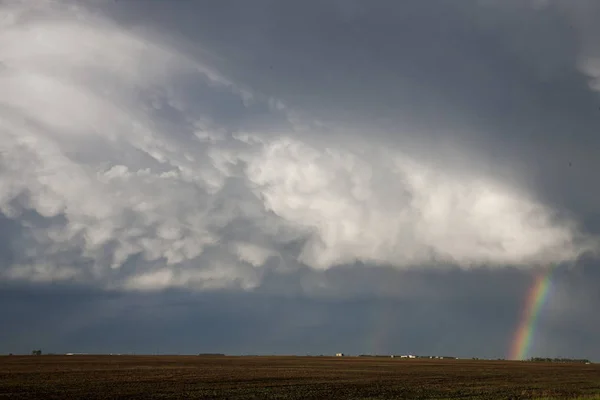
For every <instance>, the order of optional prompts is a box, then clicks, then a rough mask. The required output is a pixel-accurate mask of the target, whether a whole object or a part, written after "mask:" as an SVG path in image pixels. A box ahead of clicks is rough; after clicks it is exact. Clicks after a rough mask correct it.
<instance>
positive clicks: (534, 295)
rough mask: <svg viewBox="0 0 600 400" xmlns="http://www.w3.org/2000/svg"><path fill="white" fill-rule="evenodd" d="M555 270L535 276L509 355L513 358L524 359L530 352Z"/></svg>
mask: <svg viewBox="0 0 600 400" xmlns="http://www.w3.org/2000/svg"><path fill="white" fill-rule="evenodd" d="M553 270H554V268H547V269H546V270H544V271H542V272H540V273H539V274H538V275H537V276H536V277H535V280H534V282H533V285H532V286H531V289H530V290H529V293H528V295H527V300H526V302H525V308H524V310H523V314H522V316H521V320H520V323H519V326H518V328H517V331H516V332H515V335H514V337H513V341H512V346H511V349H510V355H509V357H510V359H512V360H524V359H525V358H527V355H528V354H529V350H530V348H531V344H532V340H533V337H534V334H535V328H536V325H537V320H538V318H539V316H540V311H541V310H542V308H543V305H544V303H545V302H546V299H547V298H548V294H549V293H550V288H551V286H552V272H553Z"/></svg>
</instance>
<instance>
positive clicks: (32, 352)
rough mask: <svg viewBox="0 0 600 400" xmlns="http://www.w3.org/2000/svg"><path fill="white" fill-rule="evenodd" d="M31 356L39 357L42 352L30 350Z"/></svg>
mask: <svg viewBox="0 0 600 400" xmlns="http://www.w3.org/2000/svg"><path fill="white" fill-rule="evenodd" d="M31 355H33V356H41V355H42V350H39V349H38V350H32V351H31Z"/></svg>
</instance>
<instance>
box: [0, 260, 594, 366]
mask: <svg viewBox="0 0 600 400" xmlns="http://www.w3.org/2000/svg"><path fill="white" fill-rule="evenodd" d="M579 272H580V273H581V274H582V276H585V277H586V279H587V280H588V282H595V284H594V283H589V284H588V285H584V286H581V285H579V284H578V285H573V286H572V288H575V287H577V290H578V291H579V292H581V293H585V294H587V295H591V296H594V295H595V293H598V287H597V280H594V279H591V278H592V275H590V274H593V272H586V271H583V270H581V271H579ZM305 273H306V274H319V272H316V271H310V270H306V271H305ZM326 274H330V275H331V276H330V277H329V278H330V279H327V280H330V281H331V282H337V281H339V280H343V279H347V280H352V281H353V282H356V281H359V280H360V279H364V278H365V277H368V279H369V280H370V281H371V282H373V283H375V284H378V285H389V284H390V281H392V282H394V283H395V284H397V291H396V295H395V296H389V295H383V296H373V295H372V293H368V292H367V291H366V290H365V291H363V292H362V294H354V295H352V296H347V297H345V298H339V297H332V296H331V294H330V293H325V292H323V293H322V294H321V295H315V294H312V295H309V296H307V295H303V294H301V293H299V292H297V293H293V291H291V290H290V291H287V292H286V293H285V294H276V293H273V292H269V290H270V289H276V288H278V287H280V285H279V284H277V283H274V282H271V283H269V284H263V286H262V287H261V288H260V289H258V290H256V291H254V292H253V293H244V292H236V291H209V292H201V293H190V292H189V291H173V290H170V291H165V292H162V293H160V294H157V293H154V294H150V293H146V294H143V293H127V292H105V291H97V290H95V289H91V288H85V287H83V288H76V287H72V286H70V287H69V286H60V285H55V286H54V287H49V286H42V287H40V286H37V287H36V286H25V287H23V286H20V287H19V286H6V285H4V286H3V287H2V291H0V299H1V300H2V301H1V302H0V305H1V306H0V313H1V314H2V315H3V316H4V318H5V321H6V322H7V324H6V326H7V327H8V329H6V330H3V332H2V334H1V335H2V338H3V340H2V341H1V343H2V347H0V351H2V352H11V351H12V352H28V351H30V350H31V348H33V347H42V348H43V349H45V350H46V351H57V352H63V351H64V352H68V351H80V352H107V353H108V352H140V353H141V352H144V353H154V352H157V351H158V352H162V353H184V354H186V353H187V354H194V353H197V352H203V351H207V352H217V351H220V352H225V353H229V354H257V353H259V354H265V353H266V354H331V353H334V352H337V351H344V352H347V353H351V354H361V353H379V354H389V353H396V354H398V353H410V352H414V353H418V354H447V355H457V356H462V357H472V356H478V357H491V358H496V357H505V356H506V353H507V350H508V348H509V347H510V344H511V341H512V340H513V337H514V333H515V330H516V326H517V324H518V322H519V319H520V312H521V311H522V304H523V300H524V289H525V288H527V286H528V285H529V282H530V276H529V275H528V274H527V273H524V272H522V271H519V270H516V269H513V270H488V271H476V272H470V273H467V272H461V271H460V270H452V271H449V272H448V273H446V274H444V275H440V274H439V273H438V274H435V273H427V272H422V271H413V272H400V271H395V270H393V269H390V270H389V271H388V272H387V273H383V272H382V271H376V272H374V273H373V274H368V275H367V274H364V269H361V268H351V269H350V270H348V271H346V272H345V273H343V272H340V271H339V270H331V271H328V272H326ZM557 276H558V278H557V279H556V281H555V285H556V286H560V285H569V283H568V277H569V276H572V275H569V274H566V272H565V273H564V274H563V273H562V272H561V273H559V274H557ZM295 278H296V279H290V280H289V284H290V285H293V282H296V284H298V282H299V279H297V278H298V277H297V276H296V277H295ZM277 279H281V275H278V276H277ZM406 282H410V284H406ZM403 283H404V284H403ZM573 283H574V282H571V283H570V284H573ZM340 285H341V284H340ZM367 285H369V284H368V283H367ZM420 286H422V287H428V288H431V287H435V288H436V290H429V291H421V290H420V289H419V287H420ZM411 287H412V289H410V288H411ZM552 298H553V297H552V296H551V297H550V299H552ZM556 298H557V299H558V298H559V297H556ZM562 303H563V310H557V309H553V307H552V306H551V305H550V304H549V305H548V307H546V309H545V312H544V314H545V315H546V316H545V317H544V318H543V319H542V320H541V321H540V323H539V325H537V330H536V332H535V334H534V341H533V347H532V355H537V354H539V355H545V356H569V357H589V358H592V359H594V358H597V357H598V356H599V355H598V353H597V352H596V351H595V350H594V348H595V347H594V346H593V343H594V340H595V336H594V335H597V334H598V330H599V329H600V326H598V324H597V319H594V318H591V317H592V316H593V315H595V314H594V311H595V310H594V307H593V303H591V304H588V305H587V306H586V305H585V303H582V302H581V301H579V300H574V301H570V302H568V307H567V303H565V302H564V301H562ZM575 309H576V310H578V317H577V318H569V316H568V314H570V313H571V312H572V311H573V310H575ZM585 317H587V318H585ZM58 321H61V323H57V322H58ZM559 321H562V322H559Z"/></svg>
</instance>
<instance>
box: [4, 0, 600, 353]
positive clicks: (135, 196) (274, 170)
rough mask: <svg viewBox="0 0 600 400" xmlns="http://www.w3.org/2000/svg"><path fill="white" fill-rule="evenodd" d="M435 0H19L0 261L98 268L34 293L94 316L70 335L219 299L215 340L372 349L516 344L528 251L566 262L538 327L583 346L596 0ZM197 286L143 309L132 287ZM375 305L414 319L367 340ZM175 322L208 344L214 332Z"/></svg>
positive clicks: (206, 312)
mask: <svg viewBox="0 0 600 400" xmlns="http://www.w3.org/2000/svg"><path fill="white" fill-rule="evenodd" d="M434 3H435V4H434V6H432V4H425V3H424V2H421V1H405V2H392V1H380V2H375V3H372V4H371V3H369V5H368V6H367V5H366V3H364V2H354V1H352V2H350V1H318V2H317V1H307V2H298V3H291V2H276V1H255V2H252V4H250V3H245V2H234V1H221V2H203V1H194V2H140V1H129V2H127V1H122V2H80V3H75V2H54V1H49V2H44V3H39V4H38V5H35V6H30V5H29V3H28V2H26V1H14V2H11V3H10V4H3V5H2V6H0V13H1V15H2V17H3V18H0V21H2V22H1V23H0V33H1V35H0V54H2V56H1V58H0V62H1V65H2V68H0V93H1V94H0V239H2V240H1V241H0V257H1V258H0V260H1V262H0V278H1V279H2V280H3V281H5V282H15V281H19V282H20V283H21V284H25V283H26V282H37V283H38V284H39V285H41V286H33V287H27V288H26V289H23V291H18V290H17V291H13V292H11V293H13V294H12V295H14V296H15V297H14V299H16V300H17V302H18V303H21V302H22V301H23V300H22V299H23V296H24V295H23V293H26V292H34V293H35V292H36V291H37V290H42V291H44V290H50V292H52V290H53V289H47V287H46V286H45V285H52V283H53V282H57V281H60V282H63V283H65V284H66V283H67V282H70V283H71V284H75V285H83V286H84V287H92V288H94V289H93V290H94V294H93V295H91V296H90V297H88V298H87V299H89V302H84V303H83V304H82V305H81V306H80V307H79V306H75V305H70V304H67V300H64V299H62V298H61V294H60V293H62V290H66V291H67V292H69V290H75V289H67V288H65V287H62V286H60V287H59V288H57V289H56V292H52V293H46V294H43V295H40V296H41V297H36V299H37V300H32V302H31V303H30V305H27V306H26V307H25V308H24V309H23V310H24V311H23V312H31V309H32V308H35V307H34V304H35V303H36V302H37V301H40V302H43V301H44V299H45V298H46V297H44V296H47V298H48V299H53V300H52V301H55V302H56V303H55V304H56V305H55V306H51V308H52V307H54V308H52V310H54V311H56V312H58V313H60V315H62V316H65V317H66V316H70V315H73V316H77V318H74V322H73V323H72V325H69V326H65V327H64V330H63V331H60V330H57V331H56V334H55V336H54V338H53V339H47V342H46V344H47V345H49V346H56V347H59V348H63V347H61V346H63V345H64V344H65V343H67V341H66V339H65V338H69V340H72V343H76V344H77V343H78V344H79V345H80V346H82V347H86V346H92V344H91V343H97V346H99V347H97V348H98V349H100V348H101V349H108V348H109V347H110V346H109V344H110V343H111V341H110V340H111V339H103V338H102V337H101V335H100V334H99V333H98V332H101V331H109V332H116V333H115V336H114V338H116V339H115V340H116V343H119V346H122V347H120V348H122V349H125V348H132V347H131V346H132V344H131V337H132V336H128V335H131V332H140V327H144V328H143V329H142V330H143V331H147V330H149V328H150V327H156V325H157V324H159V325H161V326H163V328H162V329H164V332H165V333H167V332H169V333H174V332H176V331H177V332H181V331H183V330H185V328H186V327H188V325H187V322H186V318H189V316H190V315H197V316H198V318H199V320H198V321H202V324H204V325H207V326H209V327H210V328H208V332H206V337H207V339H206V340H207V342H205V345H206V346H207V349H208V347H211V348H215V349H216V348H223V349H228V350H224V351H232V352H242V353H243V352H261V351H275V349H277V351H294V352H302V351H303V350H302V349H304V348H310V349H312V351H316V352H327V351H329V352H331V350H327V349H330V348H331V346H332V343H334V340H337V338H338V337H339V336H344V335H348V337H347V339H345V344H344V345H345V346H347V347H348V348H349V349H351V350H350V351H356V352H361V351H398V352H403V351H409V349H407V348H406V347H403V345H402V343H404V341H406V343H411V344H410V346H412V349H414V351H422V352H426V351H427V349H429V350H431V349H433V350H437V349H440V351H441V350H442V349H456V351H457V352H458V353H461V354H469V352H470V351H471V352H473V351H475V352H476V353H479V354H489V355H493V356H500V355H502V352H503V351H504V349H506V340H507V337H508V336H510V335H511V330H512V327H513V323H514V320H513V318H515V315H514V314H515V310H519V307H521V306H520V304H521V303H522V301H523V296H524V293H525V292H526V290H527V288H528V285H529V284H530V280H529V275H528V271H529V270H531V269H535V268H538V267H539V266H540V265H542V266H548V265H560V268H559V269H560V271H561V274H559V276H558V277H557V278H556V279H557V281H556V285H555V288H556V292H555V294H554V297H552V298H551V300H550V303H549V304H548V310H549V311H548V314H547V316H546V318H545V319H542V320H541V322H540V326H541V328H540V329H541V333H540V339H539V342H538V347H537V348H536V349H535V350H536V351H542V350H543V351H545V352H547V353H553V354H555V353H556V352H557V351H561V352H562V351H568V350H569V349H571V350H572V351H574V352H582V353H583V352H584V351H583V350H584V347H582V346H583V344H584V343H589V339H590V338H591V337H592V336H590V335H592V334H593V333H595V332H597V330H598V327H596V326H595V323H594V322H593V321H590V318H589V316H590V315H593V311H594V310H593V307H592V306H591V304H594V303H595V302H597V300H598V299H597V296H596V295H595V294H594V293H596V292H597V291H596V292H595V291H594V290H596V288H595V282H596V281H597V279H596V274H595V271H596V266H597V254H596V252H597V250H598V246H597V240H598V238H597V235H598V234H599V233H600V225H598V222H599V220H598V215H599V213H598V212H599V209H598V206H597V204H598V199H599V196H600V192H598V190H597V188H596V186H595V185H593V184H592V183H593V182H595V173H596V171H597V170H599V169H600V164H599V161H598V158H597V157H596V149H597V148H599V145H600V142H599V140H600V139H599V138H600V136H598V135H597V130H598V128H599V121H600V111H598V110H599V109H600V108H599V107H600V99H599V98H598V90H597V89H598V88H597V86H596V83H595V80H594V79H597V78H598V76H600V75H598V73H597V72H598V71H597V68H596V64H595V63H596V62H597V60H598V54H599V53H598V49H597V47H596V45H595V41H594V40H591V38H594V37H595V32H596V30H597V29H596V28H595V26H596V24H595V23H594V20H593V18H592V19H591V20H590V18H591V17H590V15H594V13H593V10H594V7H596V6H595V5H594V4H593V2H579V3H577V5H569V4H571V3H569V4H567V3H563V2H553V1H549V2H546V3H544V4H542V3H540V2H521V1H508V2H506V1H505V2H495V1H486V2H483V1H478V2H475V1H473V2H461V3H449V2H441V1H440V2H434ZM67 5H69V6H70V7H67ZM17 44H18V45H17ZM573 265H574V267H571V268H570V269H565V267H566V266H573ZM581 277H585V278H581ZM173 288H179V289H180V290H181V292H172V291H167V292H165V293H154V294H151V293H145V294H143V293H129V292H131V291H135V292H138V291H142V292H143V291H153V290H169V289H173ZM99 289H102V290H105V292H102V291H95V290H99ZM15 290H16V289H15ZM578 290H579V291H580V293H581V294H579V295H578V294H577V293H578ZM114 291H117V292H114ZM118 291H122V292H118ZM70 293H71V294H72V296H74V298H76V299H78V300H77V301H79V300H81V299H83V298H85V295H84V294H82V293H80V292H77V290H75V292H70ZM115 293H118V294H115ZM173 293H177V294H173ZM194 296H199V297H194ZM175 298H177V299H179V298H182V299H183V300H181V301H182V302H183V303H184V304H183V305H182V306H177V307H176V306H173V309H172V310H170V311H164V312H162V311H161V314H160V318H159V319H158V320H157V321H155V322H152V321H151V319H150V317H149V316H148V315H149V314H148V315H147V314H146V313H148V311H144V312H141V313H140V315H137V316H136V318H137V319H136V324H138V323H139V324H138V325H135V324H133V323H132V324H130V325H128V326H127V327H126V328H124V329H125V331H126V332H123V331H120V332H121V333H119V331H118V329H117V327H118V325H119V324H120V323H123V316H122V312H121V311H120V310H121V308H120V307H127V305H128V304H133V305H132V307H134V306H135V304H139V302H141V303H144V302H148V304H149V306H147V305H144V304H142V305H139V307H140V309H145V310H148V307H159V304H162V302H163V301H164V302H166V303H170V302H171V301H175V300H174V299H175ZM177 301H178V300H177ZM188 302H190V303H188ZM196 302H197V303H196ZM0 304H1V303H0ZM53 304H54V303H53ZM190 304H192V306H190ZM199 304H202V306H199ZM28 307H30V308H28ZM49 307H50V306H49ZM78 307H79V308H78ZM144 307H145V308H144ZM165 307H166V306H165ZM198 307H199V309H198ZM320 308H322V309H323V311H320ZM194 309H195V310H196V311H194ZM382 310H383V311H382ZM573 310H576V311H573ZM395 311H397V312H398V314H397V315H393V316H390V315H392V314H393V313H394V312H395ZM3 312H6V313H7V314H10V315H11V318H14V319H13V321H15V324H16V326H17V327H18V326H21V327H22V328H19V329H22V330H21V331H19V330H18V329H17V330H15V331H11V332H12V333H10V334H7V335H9V336H7V338H10V337H13V338H15V337H17V335H18V332H24V330H25V329H26V327H28V328H29V327H31V326H32V325H28V323H26V322H25V321H23V320H22V319H20V318H21V317H16V316H15V315H16V314H15V311H8V310H6V311H3ZM194 312H196V313H197V314H194ZM373 312H380V313H381V315H382V316H387V317H386V318H388V319H390V322H389V326H388V328H386V329H384V330H382V332H381V333H380V334H381V335H382V336H381V338H380V342H379V343H380V344H378V345H377V346H375V345H373V346H371V347H369V346H370V345H365V343H364V341H365V340H369V339H368V338H369V337H372V335H373V333H372V332H371V331H369V329H370V328H369V324H368V323H367V324H361V325H358V324H357V322H356V321H357V320H364V321H371V319H372V318H374V317H373V316H372V313H373ZM346 313H350V314H353V315H352V316H348V315H345V314H346ZM17 314H18V313H17ZM85 315H89V317H85ZM96 315H99V316H105V318H106V319H105V320H102V322H98V323H96V322H94V321H93V319H94V318H93V316H96ZM227 315H229V316H227ZM291 315H294V316H295V317H296V319H294V318H291V317H290V316H291ZM52 318H54V317H48V319H44V320H43V321H42V322H39V324H40V325H39V326H42V325H44V324H46V325H55V324H56V319H52ZM406 319H409V320H412V321H416V324H414V325H411V326H409V327H407V324H406ZM252 320H253V321H252ZM298 321H301V322H298ZM477 321H479V322H477ZM567 322H568V323H567ZM441 324H444V325H445V326H450V327H451V331H450V332H448V333H447V335H446V336H445V337H444V338H440V337H436V336H435V335H436V332H437V331H438V330H439V327H440V326H441ZM134 325H135V326H134ZM240 326H243V327H245V329H248V331H247V332H250V333H251V336H252V338H253V339H252V343H250V341H247V342H241V343H240V344H239V345H237V346H236V345H235V343H236V341H239V339H240V337H239V334H238V333H236V331H235V329H234V328H233V327H240ZM194 329H200V328H198V327H195V328H194ZM314 329H318V330H319V332H322V336H318V335H315V336H314V337H313V338H312V339H311V344H310V346H308V347H303V346H302V345H301V343H300V334H304V333H311V332H314ZM350 331H354V333H353V334H348V332H350ZM473 331H474V332H477V334H476V335H477V337H478V339H477V340H475V339H474V338H473V333H471V334H469V332H473ZM158 332H159V333H160V332H162V331H160V330H159V331H158ZM222 332H228V333H226V334H225V337H223V334H222ZM423 332H429V333H428V334H423ZM578 332H579V333H578ZM159 333H156V336H148V337H146V341H145V342H144V343H145V344H144V345H141V346H142V347H144V348H146V349H148V348H149V346H150V347H151V346H152V343H156V342H157V341H159V337H160V335H159ZM227 335H229V336H227ZM34 336H35V335H34ZM85 337H88V338H89V339H87V340H86V339H85ZM263 337H264V341H262V340H263V339H261V338H263ZM282 337H288V339H279V340H280V341H279V342H278V341H277V340H276V338H282ZM394 337H396V338H397V339H398V342H396V341H395V340H394ZM575 337H577V338H578V339H577V340H574V338H575ZM484 338H485V340H484ZM30 339H31V340H30ZM30 339H28V340H30V341H33V340H34V339H35V340H42V339H43V338H41V337H32V338H30ZM11 340H13V339H11ZM486 340H487V341H488V342H487V343H493V346H491V348H487V347H486V345H485V343H486ZM11 343H13V344H15V345H18V346H25V344H23V343H25V342H23V341H22V342H19V343H21V344H18V343H17V341H14V342H11ZM28 343H29V342H28ZM98 343H102V344H101V345H100V344H98ZM269 343H271V344H269ZM273 343H275V344H273ZM399 343H400V344H399ZM28 345H29V344H27V346H28ZM169 346H170V347H169ZM169 346H167V347H169V348H171V349H172V350H171V351H196V350H193V349H194V348H195V346H196V344H195V342H194V339H193V337H192V335H191V334H190V336H189V337H186V339H185V340H183V341H182V344H181V346H178V344H177V343H175V342H172V344H171V345H169ZM378 346H379V347H378ZM410 346H409V347H410ZM117 347H118V346H117ZM252 349H254V350H252ZM269 349H271V350H269ZM469 349H470V350H469ZM251 350H252V351H251ZM571 350H569V351H571ZM65 351H66V349H65ZM207 351H208V350H207ZM563 355H565V354H563ZM573 355H574V354H573ZM581 355H582V356H587V355H586V354H581Z"/></svg>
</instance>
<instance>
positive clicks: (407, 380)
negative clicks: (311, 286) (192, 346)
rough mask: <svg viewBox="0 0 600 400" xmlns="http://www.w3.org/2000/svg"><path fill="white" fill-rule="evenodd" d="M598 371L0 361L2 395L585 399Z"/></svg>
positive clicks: (463, 363) (448, 363) (398, 364)
mask: <svg viewBox="0 0 600 400" xmlns="http://www.w3.org/2000/svg"><path fill="white" fill-rule="evenodd" d="M598 393H600V366H599V365H594V364H590V365H585V364H545V363H529V362H510V361H498V362H496V361H470V360H418V359H417V360H400V359H398V358H393V359H392V358H367V357H359V358H353V357H343V358H334V357H210V356H208V357H204V356H38V357H35V356H2V357H0V398H2V399H4V398H6V399H77V398H80V399H122V398H128V399H221V398H222V399H495V398H497V399H531V398H533V399H535V398H577V397H579V398H594V397H593V396H595V395H597V394H598Z"/></svg>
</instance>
